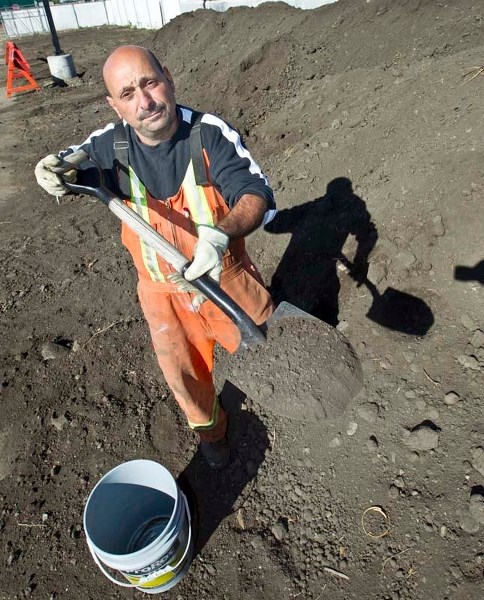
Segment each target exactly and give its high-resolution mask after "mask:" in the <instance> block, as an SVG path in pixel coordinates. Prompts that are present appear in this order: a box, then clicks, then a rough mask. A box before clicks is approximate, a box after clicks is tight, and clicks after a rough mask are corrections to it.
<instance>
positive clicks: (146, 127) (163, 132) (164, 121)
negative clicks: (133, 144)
mask: <svg viewBox="0 0 484 600" xmlns="http://www.w3.org/2000/svg"><path fill="white" fill-rule="evenodd" d="M157 113H160V115H159V117H158V118H156V119H155V120H154V121H153V122H150V121H149V120H148V118H149V117H150V116H153V115H155V114H157ZM137 119H138V123H139V125H138V128H137V129H138V132H139V133H140V134H141V135H143V136H144V137H146V138H147V139H150V140H159V139H163V138H164V137H165V136H167V135H169V134H170V132H171V130H172V127H173V124H174V123H175V121H176V120H177V115H176V110H174V112H173V113H171V112H170V111H169V110H168V106H167V105H166V104H165V103H164V102H160V103H159V104H156V105H155V107H154V108H153V109H152V110H149V111H148V110H147V111H143V112H142V113H140V114H139V115H138V117H137Z"/></svg>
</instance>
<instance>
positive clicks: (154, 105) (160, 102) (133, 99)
mask: <svg viewBox="0 0 484 600" xmlns="http://www.w3.org/2000/svg"><path fill="white" fill-rule="evenodd" d="M103 79H104V85H105V86H106V90H107V93H108V95H107V101H108V103H109V105H110V106H111V108H112V109H113V110H114V111H115V112H116V114H117V115H118V117H119V118H121V119H124V120H125V121H126V122H127V123H128V124H129V125H131V127H133V129H134V130H135V131H136V133H137V134H138V137H139V139H140V140H141V141H142V142H143V143H145V144H148V145H152V146H153V145H156V144H158V143H159V142H161V141H164V140H166V139H169V138H170V137H172V136H173V134H174V133H175V131H176V129H177V127H178V119H177V113H176V101H175V86H174V84H173V79H172V77H171V75H170V71H169V70H168V69H167V68H166V67H162V66H161V64H160V63H159V61H158V59H157V58H156V56H155V55H154V54H153V52H151V50H148V49H147V48H143V47H141V46H120V47H119V48H116V50H114V51H113V52H112V53H111V54H110V55H109V56H108V58H107V59H106V62H105V63H104V67H103Z"/></svg>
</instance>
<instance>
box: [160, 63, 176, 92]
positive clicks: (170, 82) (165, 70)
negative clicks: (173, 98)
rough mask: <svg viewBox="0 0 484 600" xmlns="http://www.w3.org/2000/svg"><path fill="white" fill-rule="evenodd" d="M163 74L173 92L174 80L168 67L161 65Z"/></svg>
mask: <svg viewBox="0 0 484 600" xmlns="http://www.w3.org/2000/svg"><path fill="white" fill-rule="evenodd" d="M163 75H164V76H165V77H166V78H167V79H168V83H169V84H170V87H171V89H172V91H173V93H175V82H174V81H173V77H172V76H171V73H170V69H169V68H168V67H163Z"/></svg>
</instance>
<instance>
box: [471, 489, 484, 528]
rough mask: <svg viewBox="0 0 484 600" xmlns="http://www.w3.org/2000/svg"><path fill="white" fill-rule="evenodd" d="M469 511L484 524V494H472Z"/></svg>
mask: <svg viewBox="0 0 484 600" xmlns="http://www.w3.org/2000/svg"><path fill="white" fill-rule="evenodd" d="M469 513H470V515H471V516H472V517H473V518H474V519H475V520H476V521H477V522H478V523H480V524H481V525H484V496H483V495H482V494H472V496H471V498H470V500H469Z"/></svg>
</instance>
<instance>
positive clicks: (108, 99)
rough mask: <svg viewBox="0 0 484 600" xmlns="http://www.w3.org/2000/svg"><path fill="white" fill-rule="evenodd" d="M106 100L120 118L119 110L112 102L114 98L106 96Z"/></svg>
mask: <svg viewBox="0 0 484 600" xmlns="http://www.w3.org/2000/svg"><path fill="white" fill-rule="evenodd" d="M106 100H107V101H108V104H109V106H110V107H111V108H112V109H113V110H114V112H115V113H116V114H117V115H118V117H119V118H120V119H122V118H123V117H122V116H121V115H120V114H119V110H118V109H117V108H116V106H115V104H114V100H113V99H112V98H111V96H106Z"/></svg>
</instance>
